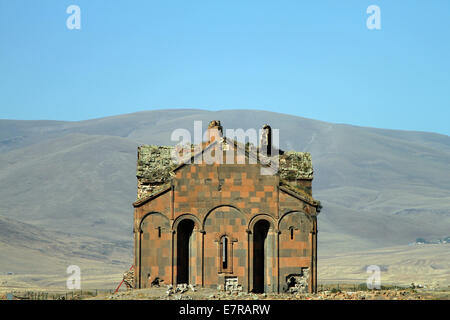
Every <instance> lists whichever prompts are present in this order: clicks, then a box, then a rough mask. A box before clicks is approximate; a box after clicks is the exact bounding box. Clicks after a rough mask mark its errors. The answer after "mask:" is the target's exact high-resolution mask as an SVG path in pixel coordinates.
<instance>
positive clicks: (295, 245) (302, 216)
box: [278, 210, 314, 291]
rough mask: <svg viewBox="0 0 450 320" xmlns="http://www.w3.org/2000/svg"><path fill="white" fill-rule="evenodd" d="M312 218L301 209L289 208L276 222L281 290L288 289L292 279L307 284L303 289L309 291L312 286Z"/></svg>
mask: <svg viewBox="0 0 450 320" xmlns="http://www.w3.org/2000/svg"><path fill="white" fill-rule="evenodd" d="M313 220H314V219H313V218H312V217H311V216H310V215H309V214H307V213H305V212H303V211H300V210H291V211H289V212H286V213H285V214H283V215H282V216H281V218H280V220H279V222H278V228H279V252H280V258H279V274H280V286H281V290H282V291H287V290H289V287H290V286H292V283H290V280H292V279H298V281H300V283H302V285H307V287H305V288H304V290H305V291H309V289H310V287H311V288H312V286H313V282H312V272H314V270H313V269H312V268H313V263H314V260H313V259H314V258H313V254H314V248H313V246H312V245H313V238H312V231H313V227H314V221H313ZM289 257H295V258H294V259H292V258H289ZM289 279H290V280H289ZM296 281H297V280H296Z"/></svg>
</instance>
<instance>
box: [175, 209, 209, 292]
mask: <svg viewBox="0 0 450 320" xmlns="http://www.w3.org/2000/svg"><path fill="white" fill-rule="evenodd" d="M172 232H173V259H174V260H173V267H174V269H173V279H174V281H175V283H177V284H181V283H186V284H194V285H196V284H201V271H202V268H201V267H202V266H201V256H202V254H201V250H202V236H201V221H200V219H199V218H198V217H196V216H195V215H193V214H191V213H185V214H182V215H180V216H178V217H177V218H176V219H175V221H174V222H173V224H172Z"/></svg>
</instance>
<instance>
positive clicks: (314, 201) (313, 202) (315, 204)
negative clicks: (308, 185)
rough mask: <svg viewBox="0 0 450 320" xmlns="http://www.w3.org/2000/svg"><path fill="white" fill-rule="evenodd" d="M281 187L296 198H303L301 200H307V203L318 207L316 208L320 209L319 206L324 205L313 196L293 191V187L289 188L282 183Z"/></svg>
mask: <svg viewBox="0 0 450 320" xmlns="http://www.w3.org/2000/svg"><path fill="white" fill-rule="evenodd" d="M279 188H280V190H281V191H284V192H286V193H287V194H289V195H291V196H293V197H295V198H297V199H299V200H301V201H304V202H306V203H307V204H309V205H312V206H313V207H316V208H317V209H318V210H319V211H320V209H319V208H321V207H322V206H321V204H320V201H318V200H315V199H314V198H312V197H311V198H308V197H306V196H304V195H302V194H300V193H298V192H295V191H293V190H291V189H288V188H286V187H284V186H282V185H280V186H279Z"/></svg>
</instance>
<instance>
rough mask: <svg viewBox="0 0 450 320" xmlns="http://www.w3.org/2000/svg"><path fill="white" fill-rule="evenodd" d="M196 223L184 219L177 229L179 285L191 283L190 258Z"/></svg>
mask: <svg viewBox="0 0 450 320" xmlns="http://www.w3.org/2000/svg"><path fill="white" fill-rule="evenodd" d="M194 226H195V223H194V221H192V220H190V219H184V220H183V221H181V222H180V223H179V224H178V227H177V283H178V284H179V283H189V279H190V276H191V275H190V272H191V266H190V257H191V256H192V254H191V251H192V234H193V231H194Z"/></svg>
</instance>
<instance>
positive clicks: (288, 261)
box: [134, 121, 320, 292]
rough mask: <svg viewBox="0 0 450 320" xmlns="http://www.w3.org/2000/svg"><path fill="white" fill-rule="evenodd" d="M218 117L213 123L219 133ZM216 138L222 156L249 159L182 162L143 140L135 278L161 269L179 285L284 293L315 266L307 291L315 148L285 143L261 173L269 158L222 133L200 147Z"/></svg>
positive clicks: (313, 257) (313, 258) (158, 274)
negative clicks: (287, 148) (270, 170)
mask: <svg viewBox="0 0 450 320" xmlns="http://www.w3.org/2000/svg"><path fill="white" fill-rule="evenodd" d="M217 126H220V122H218V121H217V122H213V123H211V124H210V127H209V129H210V130H212V129H215V130H217V131H218V132H220V133H221V132H222V129H221V127H220V128H219V129H217ZM266 134H267V132H266ZM210 136H212V135H210ZM264 141H270V138H269V137H265V138H264ZM212 143H215V144H218V143H222V144H227V147H226V150H227V151H223V157H226V156H227V154H226V152H229V150H230V148H232V149H233V150H232V151H233V152H234V151H236V152H234V153H233V154H234V157H235V160H238V159H239V160H243V162H242V161H241V162H237V161H235V162H233V163H234V164H218V163H213V164H206V163H198V164H195V163H192V164H191V163H189V164H185V165H181V166H177V165H175V164H174V163H173V162H172V160H171V150H172V148H171V147H158V146H142V147H140V148H139V149H138V163H137V178H138V200H137V201H136V202H135V203H134V207H135V211H134V238H135V267H136V276H135V287H138V288H146V287H149V286H150V285H151V282H152V280H154V279H156V278H159V279H161V280H162V281H163V283H164V284H167V285H173V286H176V285H177V284H186V285H193V286H195V285H197V286H200V287H210V288H216V287H217V286H223V287H224V289H226V287H227V286H228V287H229V288H231V287H232V289H230V290H231V291H236V290H242V291H246V292H249V291H259V292H261V291H264V292H282V291H283V290H284V289H285V288H286V287H287V285H288V284H287V281H288V280H287V279H288V276H289V275H302V274H303V273H304V272H305V270H308V272H309V273H308V276H307V277H306V278H305V277H303V278H302V279H303V280H302V285H301V286H302V287H301V290H308V291H309V292H314V291H315V290H316V288H317V276H316V265H317V236H316V234H317V214H318V212H319V210H320V203H319V202H318V201H316V200H314V199H313V198H312V193H311V180H312V172H313V171H312V165H311V156H310V155H309V153H299V152H283V151H280V156H279V157H280V171H279V173H278V174H275V175H263V174H261V172H262V170H261V168H262V167H263V166H264V164H261V163H260V162H257V163H250V161H249V159H248V158H247V157H246V156H245V155H248V153H245V152H244V156H243V155H242V154H239V153H238V152H237V150H238V149H239V147H240V146H239V145H238V144H236V143H233V142H232V141H230V140H227V139H225V138H222V139H216V138H215V141H214V142H212V141H209V142H208V141H207V142H205V143H203V144H202V149H200V150H205V148H207V147H208V145H209V144H212ZM234 149H235V150H234ZM242 157H244V158H242ZM224 239H226V241H225V240H224ZM291 280H292V279H291ZM230 281H232V282H233V283H232V285H231V284H230ZM305 281H306V282H307V285H305V284H304V282H305ZM299 290H300V289H299Z"/></svg>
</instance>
